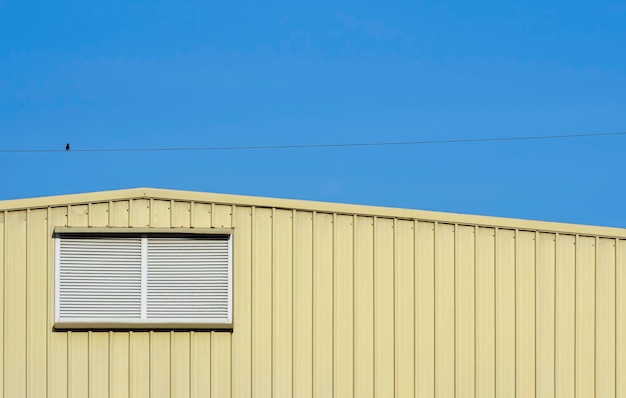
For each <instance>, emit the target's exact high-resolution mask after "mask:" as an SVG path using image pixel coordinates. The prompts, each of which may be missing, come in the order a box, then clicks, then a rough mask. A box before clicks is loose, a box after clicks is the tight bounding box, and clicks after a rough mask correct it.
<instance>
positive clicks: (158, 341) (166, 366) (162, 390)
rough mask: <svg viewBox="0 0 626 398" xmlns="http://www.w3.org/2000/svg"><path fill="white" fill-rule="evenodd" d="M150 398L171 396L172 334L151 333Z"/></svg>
mask: <svg viewBox="0 0 626 398" xmlns="http://www.w3.org/2000/svg"><path fill="white" fill-rule="evenodd" d="M150 361H151V362H150V367H151V369H150V382H151V386H150V391H151V392H150V396H151V397H156V398H161V397H169V396H170V334H169V333H168V332H150Z"/></svg>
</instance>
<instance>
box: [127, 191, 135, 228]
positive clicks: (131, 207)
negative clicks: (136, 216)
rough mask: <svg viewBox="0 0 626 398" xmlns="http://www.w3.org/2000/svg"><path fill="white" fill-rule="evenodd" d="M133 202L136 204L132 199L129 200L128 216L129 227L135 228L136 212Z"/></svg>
mask: <svg viewBox="0 0 626 398" xmlns="http://www.w3.org/2000/svg"><path fill="white" fill-rule="evenodd" d="M133 202H134V199H132V198H131V199H128V212H127V214H128V226H129V227H131V226H134V225H133V212H134V209H133Z"/></svg>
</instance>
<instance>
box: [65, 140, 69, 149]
mask: <svg viewBox="0 0 626 398" xmlns="http://www.w3.org/2000/svg"><path fill="white" fill-rule="evenodd" d="M65 150H66V151H69V150H70V143H69V142H68V143H67V144H65Z"/></svg>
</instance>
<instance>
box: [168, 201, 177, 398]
mask: <svg viewBox="0 0 626 398" xmlns="http://www.w3.org/2000/svg"><path fill="white" fill-rule="evenodd" d="M170 209H171V208H170ZM170 214H171V212H170ZM169 376H170V397H173V396H174V394H175V393H176V385H175V384H174V381H175V380H176V378H175V377H174V331H173V330H170V373H169Z"/></svg>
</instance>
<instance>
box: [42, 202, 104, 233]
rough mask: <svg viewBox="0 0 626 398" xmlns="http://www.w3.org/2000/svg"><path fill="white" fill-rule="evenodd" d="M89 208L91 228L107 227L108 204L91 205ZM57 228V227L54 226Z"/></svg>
mask: <svg viewBox="0 0 626 398" xmlns="http://www.w3.org/2000/svg"><path fill="white" fill-rule="evenodd" d="M90 207H91V210H90V211H91V226H92V227H106V226H108V225H109V204H108V203H92V204H91V205H90ZM54 226H57V225H54Z"/></svg>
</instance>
